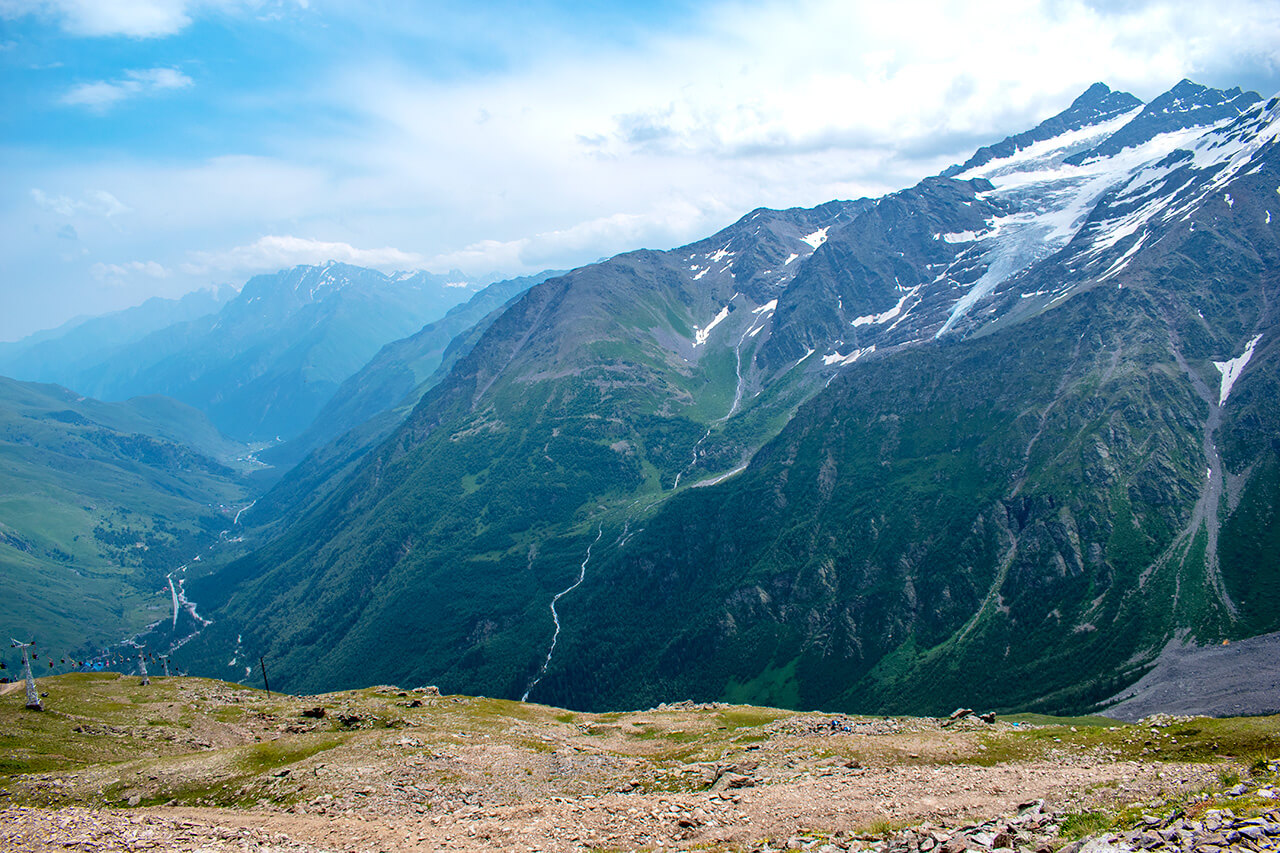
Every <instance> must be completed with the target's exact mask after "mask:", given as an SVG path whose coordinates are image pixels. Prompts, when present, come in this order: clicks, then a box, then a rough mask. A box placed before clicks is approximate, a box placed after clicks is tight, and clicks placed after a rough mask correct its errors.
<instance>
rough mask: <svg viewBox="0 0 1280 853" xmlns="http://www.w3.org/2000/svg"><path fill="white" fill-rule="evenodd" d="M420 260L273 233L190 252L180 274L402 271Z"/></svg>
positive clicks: (397, 253) (407, 254) (398, 253)
mask: <svg viewBox="0 0 1280 853" xmlns="http://www.w3.org/2000/svg"><path fill="white" fill-rule="evenodd" d="M422 260H423V258H422V256H421V255H418V254H415V253H413V252H403V251H401V250H400V249H395V248H391V247H384V248H381V249H358V248H356V247H355V246H352V245H351V244H350V243H341V242H326V241H324V240H309V239H307V238H304V237H292V236H286V235H274V234H272V235H267V236H265V237H261V238H259V239H258V240H256V241H254V242H253V243H251V244H249V245H247V246H236V247H235V248H232V249H226V250H223V251H217V252H192V263H188V264H186V265H184V268H183V271H184V272H186V273H189V274H201V273H204V272H208V271H210V270H219V271H224V272H233V271H234V272H260V271H264V270H278V269H283V268H285V267H292V266H296V265H298V264H320V263H324V262H325V261H343V262H345V263H349V264H356V265H358V266H364V267H376V268H382V269H405V268H406V267H414V266H419V265H421V263H422Z"/></svg>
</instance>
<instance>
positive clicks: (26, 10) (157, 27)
mask: <svg viewBox="0 0 1280 853" xmlns="http://www.w3.org/2000/svg"><path fill="white" fill-rule="evenodd" d="M192 5H193V4H192V3H191V2H189V0H0V15H3V16H4V17H10V18H12V17H17V16H19V15H22V14H31V13H36V14H45V15H50V16H52V17H55V18H57V19H58V20H59V22H60V23H61V25H62V28H63V29H64V30H65V31H66V32H68V33H70V34H72V35H78V36H131V37H133V38H154V37H157V36H168V35H173V34H174V33H177V32H180V31H181V30H183V29H184V28H186V26H187V25H188V24H190V23H191V17H190V15H188V13H187V12H188V9H189V7H190V6H192Z"/></svg>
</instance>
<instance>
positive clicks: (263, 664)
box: [258, 657, 271, 699]
mask: <svg viewBox="0 0 1280 853" xmlns="http://www.w3.org/2000/svg"><path fill="white" fill-rule="evenodd" d="M258 666H260V667H262V683H263V685H264V686H265V687H266V688H267V698H268V699H270V698H271V682H270V681H267V662H266V661H265V660H263V659H262V658H261V657H260V658H258Z"/></svg>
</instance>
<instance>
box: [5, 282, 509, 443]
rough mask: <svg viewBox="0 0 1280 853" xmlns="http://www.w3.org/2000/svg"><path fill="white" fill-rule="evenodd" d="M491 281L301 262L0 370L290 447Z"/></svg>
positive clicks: (39, 348)
mask: <svg viewBox="0 0 1280 853" xmlns="http://www.w3.org/2000/svg"><path fill="white" fill-rule="evenodd" d="M489 281H490V280H480V281H471V280H468V279H466V278H465V277H463V276H462V275H461V274H460V273H452V274H449V275H435V274H431V273H425V272H416V273H399V274H394V275H387V274H384V273H381V272H378V271H377V270H371V269H365V268H363V267H355V266H351V265H348V264H339V263H329V264H325V265H321V266H299V267H294V268H293V269H290V270H283V271H281V272H278V273H274V274H272V275H260V276H256V277H254V278H252V279H250V280H249V281H248V282H247V283H246V284H245V285H244V287H243V288H242V289H241V290H240V292H239V293H237V294H235V295H234V297H233V298H230V299H225V300H224V301H222V302H221V303H220V304H215V305H211V306H208V307H209V308H210V309H211V310H207V311H199V310H198V307H199V306H204V305H207V300H206V302H201V303H197V305H192V306H191V307H192V308H193V309H196V310H191V311H187V312H182V311H179V310H178V309H179V308H180V307H181V306H184V305H186V303H187V302H188V300H192V299H194V297H188V298H187V300H182V301H181V302H180V303H176V304H173V305H172V307H171V308H170V309H169V310H170V314H169V315H168V316H170V317H172V319H171V320H170V321H169V322H165V323H159V322H155V321H151V322H144V318H142V317H140V316H138V313H139V312H141V310H142V309H134V310H133V311H132V312H123V313H121V314H118V315H113V316H111V317H107V318H102V319H100V320H95V321H89V322H88V323H84V324H81V325H78V326H75V327H73V328H71V329H69V330H68V331H67V332H66V333H65V334H63V335H60V336H58V337H56V338H52V339H47V340H43V341H40V342H38V343H35V344H32V345H27V346H23V345H22V343H21V342H20V344H18V345H12V346H13V348H14V349H15V350H17V351H16V352H14V353H13V354H12V355H11V356H6V354H5V352H4V351H3V350H0V374H6V375H11V376H14V377H15V378H19V379H30V380H39V381H46V382H55V383H57V384H60V385H64V386H66V387H68V388H74V389H75V390H77V391H79V392H80V393H82V394H85V395H88V396H91V397H96V398H99V399H104V400H124V399H128V398H129V397H133V396H137V395H143V394H165V395H167V396H170V397H173V398H174V399H176V400H181V401H182V402H184V403H187V404H188V405H191V406H194V407H196V408H197V409H200V410H201V411H203V412H205V413H206V414H207V415H208V416H209V418H210V419H211V420H212V421H213V423H214V424H215V425H216V426H217V427H218V428H219V429H220V430H222V431H223V432H224V433H226V434H227V435H229V436H233V437H235V438H236V439H238V440H244V441H274V440H277V439H288V438H292V437H294V436H296V435H298V434H299V433H301V432H302V431H303V430H305V429H306V428H307V427H308V426H310V425H311V422H312V420H313V419H314V418H315V416H316V415H317V414H318V413H319V411H320V409H321V408H322V407H323V406H324V405H325V404H326V403H327V402H328V401H329V398H330V397H331V396H333V394H334V392H335V391H336V390H337V389H338V387H339V386H340V385H341V384H342V382H343V381H344V380H346V379H347V378H348V377H349V376H350V375H351V374H353V373H355V372H356V371H357V370H359V369H360V367H361V366H362V365H363V364H365V362H367V361H368V360H369V359H370V358H371V357H372V356H373V355H374V354H375V353H377V352H378V350H379V348H381V347H382V346H383V345H384V344H386V343H388V342H390V341H393V340H396V339H398V338H402V337H404V336H406V335H409V334H412V333H414V332H417V331H418V330H419V329H421V328H422V326H423V324H425V323H428V322H430V321H432V320H436V319H438V318H440V317H441V316H443V315H444V314H445V312H446V311H448V310H449V309H450V308H452V307H453V306H455V305H457V304H458V303H460V302H462V301H464V300H465V299H467V298H468V297H469V296H470V295H471V294H473V293H474V292H475V291H476V290H478V289H480V288H481V287H482V286H483V285H484V284H487V283H489ZM143 307H144V308H145V307H146V306H143ZM184 313H185V314H187V316H185V317H184V316H181V315H182V314H184ZM157 316H158V312H157ZM146 319H148V320H150V316H148V317H147V318H146ZM102 327H109V330H110V331H109V332H106V331H100V330H101V329H102Z"/></svg>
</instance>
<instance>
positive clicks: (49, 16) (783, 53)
mask: <svg viewBox="0 0 1280 853" xmlns="http://www.w3.org/2000/svg"><path fill="white" fill-rule="evenodd" d="M1182 77H1191V78H1193V79H1196V80H1198V81H1199V82H1202V83H1206V84H1209V85H1214V86H1220V87H1228V86H1233V85H1240V86H1243V87H1245V88H1252V89H1255V90H1257V91H1259V92H1261V93H1262V94H1264V95H1270V94H1274V93H1275V92H1276V90H1278V89H1280V4H1276V3H1274V2H1271V0H1268V2H1252V1H1251V0H1220V2H1215V3H1213V4H1204V3H1190V2H1186V3H1183V2H1141V0H1137V1H1136V2H1107V3H1104V2H1085V0H1074V1H1073V0H1044V1H1043V2H1027V3H1015V4H1010V3H1008V2H969V3H954V2H914V3H898V4H887V3H882V2H880V3H860V2H854V0H789V2H765V1H764V0H758V2H748V1H747V0H716V2H711V0H653V1H652V2H644V3H626V2H606V0H597V1H596V2H567V0H561V2H555V0H534V2H521V3H493V2H490V3H485V2H472V3H467V4H459V3H447V4H446V3H430V2H418V3H414V2H394V0H377V1H376V2H359V3H357V2H352V1H351V0H0V98H2V99H3V101H2V102H0V107H2V108H0V229H2V233H4V234H5V238H4V240H3V242H0V299H2V301H3V304H4V306H5V310H4V311H0V340H8V339H14V338H17V337H20V336H22V335H25V334H28V333H30V332H32V331H35V330H37V329H40V328H47V327H50V326H53V325H56V324H58V323H60V322H63V321H65V320H67V319H69V318H70V317H72V316H75V315H82V314H96V313H102V312H104V311H108V310H114V309H118V308H122V307H126V306H128V305H132V304H137V303H138V302H141V301H142V300H143V299H145V298H147V297H149V296H154V295H160V296H170V297H171V296H178V295H181V294H182V293H185V292H188V291H190V290H192V289H195V288H198V287H206V286H209V285H211V284H221V283H229V284H233V285H237V286H238V285H239V284H241V283H243V281H244V280H245V279H246V278H248V277H249V276H251V275H253V274H256V273H259V272H264V271H271V270H274V269H278V268H280V267H284V266H290V265H292V264H295V263H318V262H322V261H324V260H328V259H330V258H333V259H338V260H346V261H350V262H353V263H361V264H366V265H370V266H377V267H379V268H383V269H387V270H391V269H410V268H426V269H431V270H434V271H440V272H443V271H446V270H448V269H451V268H460V269H462V270H463V271H464V272H467V273H471V274H482V273H486V272H490V271H497V272H504V273H511V274H517V273H522V272H529V271H534V270H537V269H541V268H545V267H569V266H574V265H578V264H582V263H585V262H588V261H591V260H593V259H595V258H598V257H602V256H607V255H611V254H614V253H616V252H620V251H625V250H627V249H631V248H636V247H640V246H650V247H655V248H666V247H669V246H673V245H677V244H679V243H682V242H686V241H689V240H692V239H696V238H698V237H700V236H705V235H706V234H708V233H710V232H712V231H714V230H715V229H717V228H720V227H722V226H724V225H726V224H728V223H729V222H731V221H733V220H734V219H736V218H737V217H738V216H740V215H742V214H743V213H745V212H747V211H748V210H750V209H752V208H754V207H757V206H761V205H767V206H771V207H786V206H793V205H813V204H818V203H821V202H823V201H826V200H828V199H831V198H837V197H840V198H849V197H856V196H861V195H878V194H881V193H884V192H888V191H892V190H895V189H899V188H901V187H903V186H907V185H909V184H911V183H913V182H915V181H916V180H918V179H919V178H921V177H923V176H925V175H928V174H933V173H935V172H937V171H938V170H940V169H941V168H943V167H945V166H946V165H948V164H950V163H952V162H956V161H957V160H962V159H964V157H966V156H967V155H968V153H969V152H970V151H971V150H972V149H973V148H974V147H976V146H977V145H980V144H984V143H987V142H990V141H994V140H996V139H999V138H1000V137H1002V136H1004V135H1005V134H1007V133H1011V132H1016V131H1019V130H1023V129H1025V128H1027V127H1030V126H1031V125H1033V124H1034V123H1035V122H1037V121H1039V120H1040V119H1042V118H1044V117H1045V116H1047V115H1050V114H1052V113H1054V112H1057V111H1058V110H1060V109H1062V108H1063V107H1065V106H1066V104H1067V103H1069V102H1070V101H1071V99H1072V98H1074V97H1075V95H1077V94H1079V92H1081V91H1083V89H1085V88H1086V87H1087V86H1088V85H1089V84H1090V83H1092V82H1094V81H1095V80H1103V81H1105V82H1107V83H1108V84H1110V85H1112V86H1113V87H1115V88H1122V89H1126V90H1128V91H1132V92H1133V93H1134V94H1136V95H1138V96H1139V97H1141V98H1144V99H1149V98H1151V97H1154V96H1155V95H1157V94H1159V93H1160V92H1161V91H1163V90H1165V89H1167V88H1168V87H1170V86H1172V85H1173V84H1174V83H1176V82H1177V81H1178V80H1179V79H1181V78H1182Z"/></svg>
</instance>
